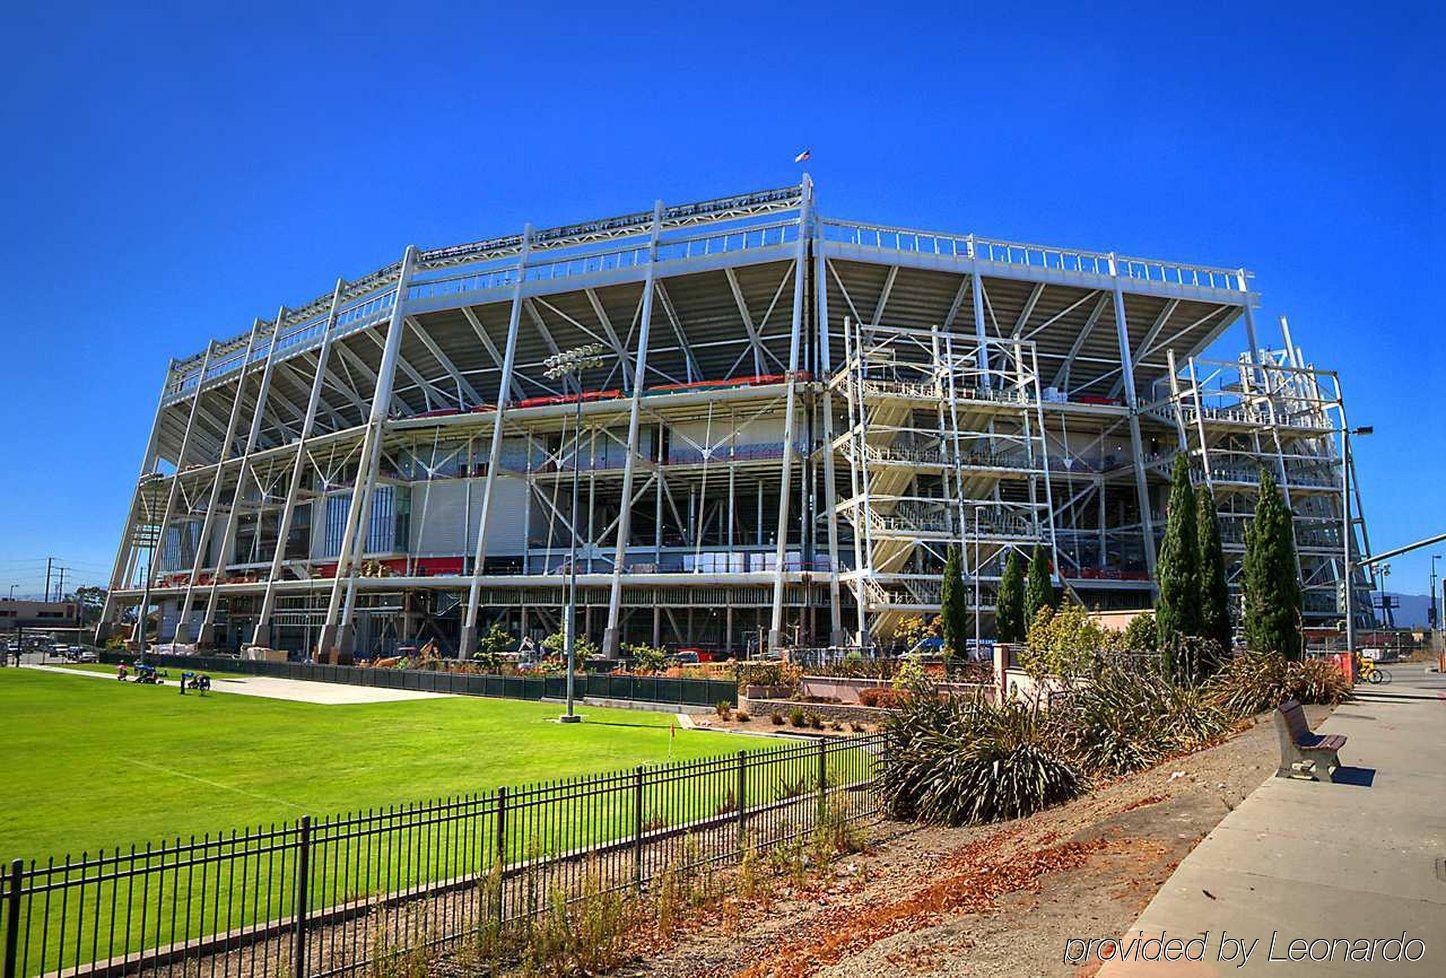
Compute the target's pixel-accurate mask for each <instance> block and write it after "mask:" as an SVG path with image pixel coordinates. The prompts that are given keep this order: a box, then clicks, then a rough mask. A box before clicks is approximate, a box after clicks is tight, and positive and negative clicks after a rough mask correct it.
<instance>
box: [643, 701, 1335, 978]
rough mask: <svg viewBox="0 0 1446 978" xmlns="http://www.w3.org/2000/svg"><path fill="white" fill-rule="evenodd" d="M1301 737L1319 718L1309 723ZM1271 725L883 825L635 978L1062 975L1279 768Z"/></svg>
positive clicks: (677, 945)
mask: <svg viewBox="0 0 1446 978" xmlns="http://www.w3.org/2000/svg"><path fill="white" fill-rule="evenodd" d="M1309 712H1310V718H1311V721H1312V725H1314V724H1315V723H1317V722H1319V719H1320V718H1321V717H1322V716H1324V715H1325V713H1326V712H1327V711H1326V710H1325V709H1323V708H1312V709H1311V710H1310V711H1309ZM1277 757H1278V754H1277V745H1276V739H1275V731H1274V729H1273V727H1272V725H1271V723H1270V721H1269V718H1266V719H1265V720H1264V722H1260V723H1256V724H1254V725H1252V726H1250V727H1248V728H1246V729H1245V730H1243V731H1241V732H1239V733H1238V734H1236V735H1235V736H1233V737H1232V738H1230V739H1229V740H1227V741H1226V742H1224V743H1222V744H1219V745H1217V746H1215V747H1212V748H1210V749H1208V750H1204V751H1200V752H1198V753H1195V754H1192V755H1189V756H1188V757H1184V758H1177V759H1175V760H1172V761H1169V762H1167V763H1165V764H1162V765H1160V766H1159V767H1156V768H1153V769H1151V770H1149V771H1144V772H1141V773H1139V774H1135V775H1131V776H1129V777H1126V778H1121V779H1119V780H1116V781H1114V782H1111V783H1109V784H1106V785H1104V786H1102V787H1100V788H1099V789H1098V790H1096V791H1094V792H1093V793H1091V794H1089V795H1087V796H1085V797H1083V798H1079V799H1076V800H1075V801H1073V802H1071V803H1069V804H1067V805H1062V806H1060V807H1058V808H1055V809H1051V810H1049V811H1046V812H1041V813H1039V814H1038V815H1035V816H1033V817H1031V818H1028V819H1022V820H1020V821H1018V822H1013V823H1007V824H1003V825H997V826H982V827H973V828H965V829H945V828H930V827H918V826H911V825H903V824H899V823H891V822H884V823H880V824H878V825H876V826H874V827H873V829H872V840H873V845H872V846H871V848H870V849H869V851H868V852H866V853H864V854H862V855H859V856H856V857H849V858H848V859H846V860H845V865H844V866H843V867H842V869H841V871H840V873H839V875H838V877H837V878H836V879H835V880H834V881H833V882H832V883H830V884H828V885H826V886H825V887H823V888H822V889H821V890H819V891H817V892H814V893H801V894H795V895H793V896H791V897H790V898H789V899H785V900H779V901H776V902H774V903H773V904H771V905H770V906H769V907H768V908H767V909H766V910H756V909H755V908H751V907H750V908H747V910H746V911H745V912H743V913H741V914H739V915H737V916H733V915H729V918H730V919H729V920H727V921H726V924H715V925H712V926H701V927H698V928H696V929H691V930H690V931H689V932H688V934H687V936H686V937H683V938H681V939H678V940H675V941H673V942H671V943H670V944H668V945H667V946H664V947H659V948H656V949H654V954H653V955H652V956H650V957H649V959H648V960H646V961H641V962H638V963H637V964H635V965H633V966H631V967H629V968H625V969H624V970H623V973H624V974H627V975H630V976H636V978H643V976H646V978H685V976H686V978H725V976H728V978H811V976H819V978H863V976H874V975H878V976H884V975H888V976H894V975H900V974H904V975H920V976H936V978H956V976H959V978H962V976H997V978H1006V976H1007V978H1021V976H1031V975H1040V976H1071V978H1081V976H1084V975H1088V974H1089V973H1090V972H1088V971H1085V972H1081V971H1080V970H1079V969H1078V968H1077V967H1076V966H1073V965H1068V964H1065V963H1064V962H1063V960H1062V956H1063V950H1064V942H1065V939H1066V938H1069V937H1105V936H1114V935H1118V934H1120V933H1123V932H1124V931H1125V930H1126V929H1127V928H1128V927H1129V926H1130V925H1131V924H1132V923H1133V922H1134V921H1135V918H1136V917H1138V916H1139V914H1140V912H1141V911H1142V910H1143V909H1144V907H1145V905H1146V904H1147V903H1148V902H1149V901H1150V899H1151V898H1152V897H1153V896H1154V894H1155V892H1156V891H1157V890H1158V889H1159V887H1160V885H1161V884H1162V883H1163V882H1164V881H1165V880H1166V879H1167V878H1168V877H1169V875H1170V873H1171V872H1172V871H1173V870H1174V868H1175V866H1176V865H1177V864H1178V863H1179V861H1180V860H1181V859H1182V858H1184V856H1185V855H1186V853H1188V852H1189V851H1190V850H1191V849H1193V848H1194V847H1195V845H1196V844H1197V843H1198V842H1199V841H1200V840H1201V839H1202V838H1204V837H1205V835H1206V834H1207V833H1208V832H1209V831H1210V830H1211V829H1212V828H1214V827H1215V825H1216V824H1217V823H1218V822H1219V821H1220V820H1221V819H1222V818H1224V817H1225V814H1226V813H1227V812H1229V811H1230V810H1231V809H1232V808H1234V807H1235V806H1236V805H1237V804H1239V802H1240V801H1241V800H1242V799H1243V798H1244V797H1245V796H1246V795H1247V794H1249V793H1250V792H1251V791H1253V790H1254V789H1255V788H1257V787H1258V786H1259V785H1260V784H1261V782H1263V781H1264V780H1265V779H1266V778H1267V777H1269V776H1270V774H1271V773H1272V772H1273V771H1274V770H1275V767H1276V763H1277Z"/></svg>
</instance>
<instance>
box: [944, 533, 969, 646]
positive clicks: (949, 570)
mask: <svg viewBox="0 0 1446 978" xmlns="http://www.w3.org/2000/svg"><path fill="white" fill-rule="evenodd" d="M939 624H940V625H941V626H942V630H943V638H944V657H945V658H946V659H963V658H965V657H966V652H967V649H968V644H967V643H968V641H969V592H968V590H967V589H966V588H965V587H964V573H963V570H962V568H961V566H960V559H959V548H958V547H950V548H949V556H948V558H947V559H946V560H945V561H944V583H943V587H942V589H941V593H940V596H939Z"/></svg>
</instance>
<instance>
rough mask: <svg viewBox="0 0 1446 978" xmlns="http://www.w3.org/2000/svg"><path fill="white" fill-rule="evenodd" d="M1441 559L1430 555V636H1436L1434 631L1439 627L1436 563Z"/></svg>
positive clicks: (1435, 555) (1439, 609)
mask: <svg viewBox="0 0 1446 978" xmlns="http://www.w3.org/2000/svg"><path fill="white" fill-rule="evenodd" d="M1440 559H1441V555H1440V554H1432V555H1431V634H1432V635H1435V634H1436V629H1438V628H1440V627H1441V607H1440V605H1438V604H1437V603H1436V561H1438V560H1440Z"/></svg>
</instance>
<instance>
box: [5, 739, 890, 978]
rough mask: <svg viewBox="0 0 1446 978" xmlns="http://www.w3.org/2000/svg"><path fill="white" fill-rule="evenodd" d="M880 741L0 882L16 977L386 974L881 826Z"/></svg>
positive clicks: (358, 817)
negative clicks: (597, 901)
mask: <svg viewBox="0 0 1446 978" xmlns="http://www.w3.org/2000/svg"><path fill="white" fill-rule="evenodd" d="M882 749H883V737H882V735H879V734H869V735H863V736H856V737H850V738H838V739H831V740H830V739H820V740H818V741H816V742H809V743H791V744H786V745H783V746H777V747H768V748H764V749H761V750H753V751H739V752H738V753H737V754H735V755H731V756H727V755H725V756H720V757H712V758H705V759H701V760H694V761H684V762H678V763H669V764H662V765H655V766H639V767H637V768H634V769H633V770H630V771H617V772H613V773H609V774H599V775H592V776H584V777H575V778H569V779H564V780H561V781H553V782H548V783H546V784H535V785H529V786H525V787H520V788H507V787H502V788H497V789H496V790H494V791H490V792H483V793H480V794H472V795H465V796H459V797H453V798H446V799H440V800H436V801H431V802H426V803H420V804H412V805H402V806H392V807H388V808H382V809H367V810H366V811H357V812H349V813H346V814H339V815H333V816H329V817H325V818H314V817H312V816H305V817H303V818H301V819H299V820H297V821H295V822H288V823H285V824H280V825H277V824H273V825H270V826H265V827H260V828H255V829H247V830H243V831H231V832H229V833H218V834H214V835H212V834H206V835H202V836H199V837H197V836H195V835H191V836H189V837H184V838H182V837H177V838H175V839H173V840H170V841H167V842H163V843H159V844H157V843H148V844H146V845H145V846H144V847H140V846H134V845H132V846H127V847H119V846H118V847H116V848H114V849H102V850H99V851H97V852H95V853H90V852H85V853H81V854H80V856H79V857H73V856H70V855H66V856H65V857H63V858H59V859H56V858H50V859H46V860H43V861H41V860H34V859H31V860H21V859H16V860H14V861H12V862H10V863H9V864H8V865H7V866H6V872H5V875H4V877H3V879H0V946H3V949H4V951H3V953H4V975H6V976H10V978H33V976H37V975H55V976H60V975H65V976H93V978H100V976H106V978H110V976H118V975H121V974H127V975H132V974H133V975H168V976H170V975H174V976H177V978H180V976H194V975H198V974H207V975H211V976H222V978H231V976H237V978H239V976H241V975H248V976H254V975H282V974H284V975H288V976H290V978H321V976H330V975H353V974H369V973H386V972H385V970H384V969H385V968H386V967H387V966H388V965H393V966H394V965H395V963H396V961H397V960H398V959H399V958H400V956H401V955H403V954H406V953H408V952H412V951H423V952H426V953H428V954H446V953H447V952H449V951H455V950H459V949H461V948H462V947H463V946H464V945H465V944H467V943H468V942H469V941H474V940H475V939H476V937H477V935H478V934H479V932H480V931H481V930H482V929H483V928H485V927H488V926H490V925H491V924H492V923H493V922H496V923H498V924H502V923H506V922H513V921H525V920H527V919H529V918H535V917H537V916H540V915H541V914H544V913H549V912H551V911H552V909H553V908H554V906H555V905H556V903H557V901H560V900H562V901H565V900H572V899H576V898H577V897H578V896H579V895H580V894H581V893H582V892H583V890H584V889H590V890H591V891H593V892H594V893H598V892H601V893H614V892H616V893H622V892H640V891H642V890H643V889H644V888H645V887H647V886H648V884H649V883H651V882H653V881H655V880H659V878H660V877H664V876H665V875H667V876H672V875H673V874H677V873H680V872H689V871H695V870H698V869H700V868H706V867H711V866H715V865H721V864H727V863H731V862H734V861H736V860H738V859H739V858H741V856H742V854H743V853H744V852H745V851H747V850H749V849H753V850H755V851H759V852H766V851H767V850H770V849H774V848H778V847H780V846H783V845H785V844H787V843H789V842H791V841H792V840H795V839H798V838H800V837H802V836H805V835H806V834H807V833H810V832H812V831H813V828H814V827H815V826H816V825H819V824H820V823H821V822H822V821H823V820H824V819H825V818H827V819H829V820H854V819H861V818H864V817H867V816H870V815H873V814H875V813H876V812H877V811H878V810H879V805H878V799H877V794H876V792H875V784H876V780H875V779H876V773H877V764H878V760H879V758H880V756H881V752H882Z"/></svg>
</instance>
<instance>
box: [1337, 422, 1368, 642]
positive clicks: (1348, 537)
mask: <svg viewBox="0 0 1446 978" xmlns="http://www.w3.org/2000/svg"><path fill="white" fill-rule="evenodd" d="M1375 430H1376V429H1375V428H1373V427H1371V426H1370V425H1363V426H1361V427H1359V428H1348V427H1346V426H1345V425H1344V424H1343V425H1341V505H1342V512H1343V514H1344V516H1345V525H1344V526H1342V528H1341V529H1342V533H1341V550H1342V553H1343V554H1344V563H1345V574H1344V577H1345V612H1346V651H1347V652H1354V651H1355V649H1356V615H1355V610H1354V609H1353V608H1352V607H1351V598H1352V597H1353V595H1352V594H1351V592H1352V591H1354V590H1355V588H1353V587H1352V586H1351V544H1352V543H1353V542H1354V540H1353V538H1354V537H1355V532H1354V531H1353V530H1352V529H1351V526H1352V523H1351V435H1369V434H1371V433H1372V432H1374V431H1375Z"/></svg>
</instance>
